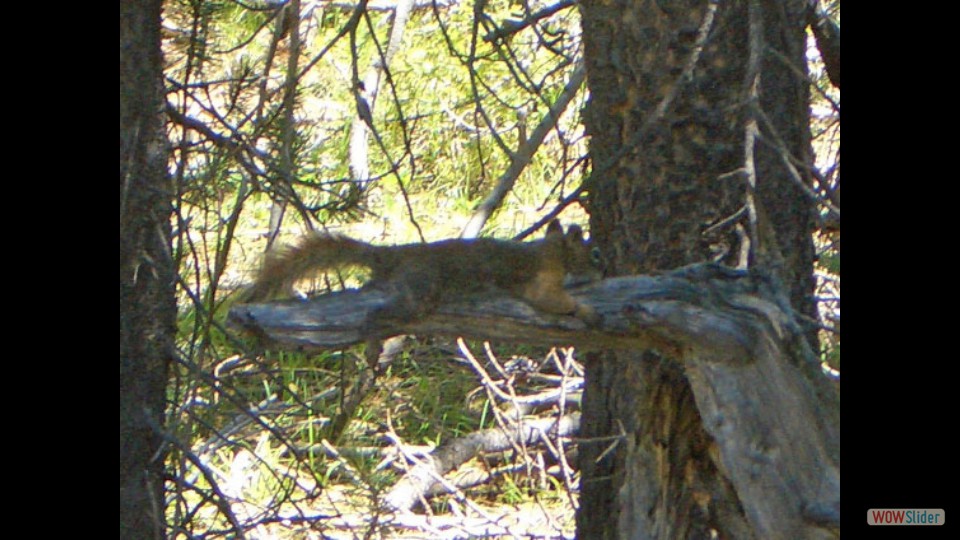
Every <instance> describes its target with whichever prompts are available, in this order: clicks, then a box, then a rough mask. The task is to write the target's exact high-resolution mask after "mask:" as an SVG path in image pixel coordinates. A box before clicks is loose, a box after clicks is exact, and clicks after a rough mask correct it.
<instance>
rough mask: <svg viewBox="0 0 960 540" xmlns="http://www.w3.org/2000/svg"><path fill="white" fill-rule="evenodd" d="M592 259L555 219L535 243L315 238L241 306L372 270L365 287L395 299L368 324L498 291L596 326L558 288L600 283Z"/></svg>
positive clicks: (290, 252) (272, 264)
mask: <svg viewBox="0 0 960 540" xmlns="http://www.w3.org/2000/svg"><path fill="white" fill-rule="evenodd" d="M597 253H598V252H597V251H596V249H595V248H593V247H592V246H591V243H590V242H589V241H586V240H584V238H583V231H582V230H581V229H580V227H579V226H577V225H572V226H570V227H569V229H568V230H567V232H566V234H564V232H563V227H562V226H561V225H560V222H559V221H557V220H553V221H552V222H551V223H550V225H549V226H548V227H547V232H546V235H545V236H544V238H542V239H540V240H536V241H533V242H515V241H509V240H495V239H491V238H477V239H469V240H464V239H451V240H442V241H439V242H433V243H426V244H405V245H398V246H377V245H373V244H368V243H366V242H361V241H359V240H353V239H351V238H348V237H346V236H341V235H333V234H328V233H312V234H309V235H306V236H304V237H303V238H301V239H300V241H299V242H298V243H297V244H296V245H294V246H288V247H286V248H281V249H280V250H277V251H274V252H272V253H269V254H268V255H267V257H266V259H265V260H264V263H263V267H262V269H261V272H260V275H259V277H258V278H257V279H256V281H255V283H254V284H253V285H252V287H250V289H249V290H248V294H246V295H245V301H247V302H254V301H263V300H268V299H270V298H273V297H276V296H278V295H281V294H284V293H289V292H290V291H291V287H292V285H293V283H294V282H295V281H297V280H298V279H301V278H304V277H307V276H309V275H310V274H313V273H316V272H319V271H323V270H331V269H336V268H341V267H344V266H351V265H353V266H360V267H366V268H369V269H370V270H371V271H372V278H371V280H370V281H368V282H367V283H366V284H365V285H364V287H365V288H366V287H377V288H380V289H383V290H386V291H388V292H390V293H392V298H391V300H390V301H389V302H388V303H387V304H386V305H384V306H383V307H381V308H379V309H378V310H377V311H376V312H375V313H374V314H373V315H372V318H373V319H379V318H384V319H393V320H405V319H410V318H421V317H423V316H425V315H428V314H429V313H431V312H432V311H433V310H434V309H435V308H436V307H437V306H439V305H440V304H441V303H442V302H444V301H445V300H450V299H454V298H457V297H460V296H462V295H463V294H464V293H469V292H475V291H478V290H483V289H484V288H489V287H495V288H497V289H500V290H504V291H506V292H508V293H510V294H511V295H512V296H514V297H516V298H519V299H522V300H524V301H526V302H527V303H528V304H530V305H531V306H533V307H534V308H536V309H538V310H540V311H542V312H545V313H551V314H558V315H573V316H576V317H577V318H579V319H581V320H583V321H584V322H586V323H588V324H591V325H593V324H596V323H597V322H598V320H599V316H598V314H597V313H596V311H594V310H593V308H591V307H590V306H587V305H585V304H582V303H580V302H578V301H577V300H575V299H574V298H573V297H572V296H570V294H569V293H568V292H567V291H565V290H564V288H563V287H564V284H565V283H566V284H582V283H585V282H590V281H596V280H599V279H600V277H601V273H600V270H599V267H598V264H597V263H598V260H597V258H598V256H597Z"/></svg>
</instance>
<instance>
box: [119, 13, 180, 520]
mask: <svg viewBox="0 0 960 540" xmlns="http://www.w3.org/2000/svg"><path fill="white" fill-rule="evenodd" d="M161 84H162V60H161V54H160V1H159V0H147V1H129V0H122V1H121V2H120V538H163V537H164V528H163V522H164V516H163V510H164V499H163V464H164V463H163V462H164V455H165V454H164V452H163V451H162V448H163V439H162V436H161V433H160V427H161V426H162V424H163V417H164V403H165V402H164V397H165V396H164V389H165V386H166V381H167V367H168V364H169V360H170V354H171V352H172V348H173V335H174V329H175V317H176V306H175V302H174V292H173V285H174V275H175V274H174V265H173V259H172V258H171V254H170V240H169V239H170V215H171V201H172V196H173V193H172V190H171V188H170V183H169V181H168V178H167V175H166V166H167V147H166V143H165V137H164V131H163V122H162V111H163V101H164V100H163V93H162V85H161Z"/></svg>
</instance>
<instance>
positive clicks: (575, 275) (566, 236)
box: [545, 219, 603, 286]
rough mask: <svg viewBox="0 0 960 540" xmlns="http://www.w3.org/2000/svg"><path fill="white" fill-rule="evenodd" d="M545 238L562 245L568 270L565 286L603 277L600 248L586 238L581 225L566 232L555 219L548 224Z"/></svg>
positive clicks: (565, 266) (563, 257) (573, 226)
mask: <svg viewBox="0 0 960 540" xmlns="http://www.w3.org/2000/svg"><path fill="white" fill-rule="evenodd" d="M545 240H546V241H547V242H556V243H558V244H559V245H561V246H562V253H563V256H562V259H563V265H564V269H565V271H566V276H565V278H564V285H565V286H574V285H581V284H584V283H590V282H594V281H599V280H600V279H602V278H603V271H602V265H601V261H600V250H599V249H597V247H596V246H595V245H593V242H591V241H590V240H586V239H584V237H583V229H581V228H580V226H579V225H571V226H570V227H569V228H567V232H566V233H564V232H563V227H562V226H561V225H560V221H558V220H556V219H555V220H553V221H551V222H550V225H548V226H547V234H546V237H545Z"/></svg>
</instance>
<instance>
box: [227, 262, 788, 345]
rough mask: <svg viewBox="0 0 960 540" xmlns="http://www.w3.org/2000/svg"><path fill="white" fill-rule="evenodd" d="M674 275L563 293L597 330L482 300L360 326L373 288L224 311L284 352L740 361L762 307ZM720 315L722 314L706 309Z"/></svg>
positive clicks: (374, 299) (496, 297) (507, 301)
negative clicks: (425, 350)
mask: <svg viewBox="0 0 960 540" xmlns="http://www.w3.org/2000/svg"><path fill="white" fill-rule="evenodd" d="M711 268H719V267H711ZM683 272H688V273H689V271H687V270H684V271H678V272H674V273H671V274H667V275H663V276H657V277H650V276H631V277H623V278H615V279H607V280H604V281H601V282H598V283H595V284H591V285H588V286H585V287H580V288H577V289H572V290H571V291H570V292H571V294H572V295H573V296H575V297H576V298H577V299H578V300H582V301H583V302H585V303H587V304H589V305H590V306H592V307H593V308H594V309H596V310H597V312H598V313H599V314H600V315H601V316H602V323H601V324H599V325H598V326H595V327H589V326H588V325H587V324H586V323H584V322H583V321H581V320H579V319H576V318H574V317H568V316H556V315H550V314H544V313H540V312H537V311H536V310H535V309H534V308H532V307H530V306H529V305H527V304H526V303H524V302H523V301H521V300H518V299H515V298H512V297H510V296H506V295H504V294H499V293H497V292H494V291H491V292H489V293H486V294H483V295H475V296H473V297H470V298H465V299H463V300H462V301H460V302H457V303H452V304H447V305H443V306H440V307H439V308H438V309H437V311H436V312H435V313H433V314H432V315H429V316H427V317H425V318H423V319H421V320H410V321H389V322H384V323H383V325H381V326H378V327H376V328H373V327H370V326H368V320H369V317H370V315H371V313H373V312H374V311H375V310H376V309H378V308H380V307H382V306H383V305H385V304H386V303H388V302H389V301H390V300H391V297H390V294H389V293H388V292H385V291H383V290H380V289H376V288H369V289H362V290H347V291H341V292H335V293H330V294H325V295H321V296H317V297H314V298H312V299H310V300H306V301H304V300H286V301H281V302H270V303H262V304H242V305H237V306H234V307H233V308H232V309H231V310H230V321H231V322H232V323H233V324H235V325H238V326H241V327H243V328H245V329H247V330H248V331H251V332H253V333H255V334H257V335H259V336H260V337H261V338H263V339H265V340H268V341H269V342H272V343H273V344H275V345H277V346H280V347H283V348H291V349H335V348H343V347H347V346H350V345H354V344H357V343H361V342H363V341H364V339H365V338H366V337H367V336H366V335H365V333H376V334H377V335H379V336H389V335H399V334H424V335H447V336H469V337H471V338H476V339H495V340H497V341H500V342H515V343H527V344H539V345H556V344H568V345H577V346H580V347H591V348H594V347H602V348H628V349H637V348H648V349H649V348H655V349H666V350H668V351H670V352H676V351H677V350H678V349H680V348H690V347H695V346H696V347H707V346H708V347H709V348H710V349H711V350H712V351H714V355H720V356H722V357H723V358H725V359H727V360H729V361H741V360H742V359H744V358H745V357H746V355H748V354H749V352H748V350H747V348H748V347H749V345H750V343H752V342H753V340H754V336H755V333H756V331H757V329H756V328H754V327H753V324H752V323H751V322H750V320H749V319H747V318H744V316H743V315H744V313H741V311H743V312H745V313H748V312H750V311H754V310H763V309H764V307H763V306H764V304H763V303H760V304H757V305H751V303H750V302H747V301H745V300H736V296H735V294H736V293H737V292H738V290H739V292H740V293H741V295H742V293H744V292H747V291H748V290H749V289H750V288H751V287H752V285H750V284H749V282H748V281H749V280H746V279H745V280H743V281H742V283H740V285H731V284H728V285H726V288H727V289H729V290H728V291H727V292H723V291H722V290H719V289H717V287H718V284H713V285H711V284H709V283H707V282H706V281H703V280H704V279H706V278H705V277H704V276H694V277H693V278H692V279H691V277H689V276H684V275H683ZM708 272H714V271H713V270H708ZM714 273H716V272H714ZM718 275H719V276H720V277H721V278H722V279H727V277H724V274H722V273H721V274H718ZM731 283H734V282H731ZM731 287H732V288H731ZM741 289H742V290H741ZM737 302H740V304H741V305H737ZM722 306H726V308H727V310H726V311H718V310H716V309H714V308H717V307H722ZM770 309H773V308H770Z"/></svg>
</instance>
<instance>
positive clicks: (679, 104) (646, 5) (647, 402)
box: [578, 0, 839, 539]
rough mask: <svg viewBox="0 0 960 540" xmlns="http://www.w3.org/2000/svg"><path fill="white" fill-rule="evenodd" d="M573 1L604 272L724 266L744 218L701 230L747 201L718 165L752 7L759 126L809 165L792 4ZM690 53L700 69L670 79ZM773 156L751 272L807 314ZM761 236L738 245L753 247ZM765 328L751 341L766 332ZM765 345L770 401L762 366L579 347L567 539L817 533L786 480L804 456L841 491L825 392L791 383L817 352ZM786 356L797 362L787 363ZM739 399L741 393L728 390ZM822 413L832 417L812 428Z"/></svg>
mask: <svg viewBox="0 0 960 540" xmlns="http://www.w3.org/2000/svg"><path fill="white" fill-rule="evenodd" d="M580 7H581V15H582V20H583V35H584V44H585V51H586V53H585V56H586V61H587V75H588V85H589V88H590V92H591V101H590V103H589V105H588V108H587V111H586V117H585V119H586V123H587V130H588V132H589V134H590V136H591V156H592V159H593V164H594V171H595V172H594V176H593V178H592V180H591V181H590V182H589V183H588V184H587V188H588V190H589V194H590V199H589V200H590V203H591V204H590V216H591V234H592V235H593V237H594V238H595V239H596V240H597V242H598V244H599V245H600V247H601V249H602V250H603V251H604V255H605V258H606V263H607V271H608V274H610V275H623V274H633V273H650V272H655V271H661V270H664V269H669V268H675V267H678V266H681V265H685V264H690V263H694V262H701V261H705V260H710V259H718V260H722V261H724V262H727V263H734V262H736V261H737V258H738V256H740V253H742V252H741V246H740V245H739V242H740V240H739V238H741V237H742V234H743V230H747V231H748V232H749V228H747V227H746V226H744V228H743V229H741V230H740V231H738V230H737V229H736V228H735V227H734V225H733V223H735V222H732V223H731V224H730V225H728V226H725V227H717V228H716V229H714V230H710V231H709V234H705V233H707V232H708V228H709V227H710V226H711V225H714V224H717V223H719V222H722V221H723V220H724V219H725V218H727V217H729V216H732V215H734V214H735V213H736V212H737V211H738V209H740V208H741V207H743V205H744V204H745V201H746V197H747V194H746V187H745V186H746V183H745V182H744V181H743V177H744V175H743V174H731V173H734V172H735V171H738V170H742V168H743V167H744V165H745V158H744V155H745V143H744V141H745V135H744V134H745V132H746V130H745V126H746V119H747V117H748V115H747V112H748V111H749V110H750V107H749V105H750V103H751V88H750V84H749V82H750V81H751V80H752V78H751V77H748V75H749V73H750V70H749V66H748V61H749V59H750V52H751V51H750V21H751V10H752V14H753V16H754V19H753V20H754V21H757V22H762V26H757V25H754V28H755V29H756V28H761V27H762V32H760V33H759V34H757V33H756V31H755V35H760V36H762V39H763V40H764V46H765V48H764V49H763V53H762V54H761V55H760V66H759V70H760V79H759V85H758V88H757V91H758V93H759V107H760V108H761V109H762V110H763V111H764V112H765V113H766V117H767V118H769V119H770V120H771V123H772V126H766V125H761V131H762V132H764V134H765V135H769V134H771V133H773V132H774V131H775V132H776V134H777V136H778V137H779V138H780V139H781V140H783V141H784V145H785V147H786V151H787V152H790V153H792V155H793V156H794V157H796V158H798V159H799V160H800V161H801V162H803V163H806V162H807V160H808V159H809V157H808V156H809V152H808V146H809V134H808V128H807V124H806V122H807V119H806V118H807V117H806V112H807V101H806V100H807V91H806V84H807V83H806V81H804V80H803V77H802V74H803V73H804V72H805V67H804V59H803V42H804V41H803V40H804V33H803V22H804V19H803V2H802V1H800V0H782V1H781V0H754V1H753V2H721V3H718V4H712V3H710V2H707V1H703V0H681V1H674V2H667V3H664V2H655V1H649V0H612V1H604V2H598V1H596V0H582V1H581V3H580ZM712 9H716V12H715V17H714V20H713V21H712V24H711V25H708V26H709V37H708V39H707V40H706V41H705V42H704V44H703V47H702V49H699V50H698V46H697V45H698V41H699V38H698V36H699V34H698V32H699V31H700V29H701V28H704V27H705V26H706V25H705V24H704V21H705V20H707V21H709V18H705V17H708V13H709V12H710V11H711V10H712ZM692 58H695V60H696V67H695V68H694V69H693V70H692V72H690V77H689V78H685V77H682V76H681V74H683V73H684V72H685V68H686V66H687V65H688V64H689V62H690V61H691V59H692ZM677 85H680V87H679V88H678V87H677ZM677 90H679V91H677ZM674 92H675V93H674ZM663 105H666V106H665V107H664V106H663ZM765 140H766V141H772V138H767V139H765ZM781 156H782V153H780V152H778V151H775V150H774V149H772V148H771V147H770V146H763V143H759V142H758V143H757V150H756V153H755V158H756V162H755V166H756V177H757V185H758V188H757V193H756V197H757V200H758V201H759V202H760V206H761V208H762V210H763V212H761V214H762V215H761V217H764V216H773V218H774V219H772V222H771V223H769V227H767V229H766V230H767V231H769V230H773V231H775V235H774V236H775V238H774V239H771V238H763V240H764V247H765V249H773V250H774V251H775V252H777V251H778V252H779V253H778V255H779V261H778V263H777V264H775V265H770V266H769V267H763V266H761V267H763V268H764V269H765V270H766V271H768V272H769V275H770V276H771V278H772V282H774V283H783V284H785V286H786V288H787V289H788V292H787V294H788V296H789V303H790V304H792V305H793V307H794V309H795V310H796V311H798V312H800V313H804V314H807V315H812V314H813V308H814V305H813V303H812V290H813V289H812V283H813V282H812V258H813V245H812V239H811V237H810V230H811V215H812V214H811V210H812V205H811V202H810V200H809V199H806V198H804V196H803V195H802V194H801V191H800V189H799V188H798V187H797V186H796V185H793V184H792V183H791V180H790V178H789V176H788V175H787V171H786V169H785V167H784V165H783V160H782V157H781ZM800 169H801V170H802V166H800ZM740 223H741V224H743V223H744V221H743V220H740ZM768 236H770V235H768ZM757 240H758V239H757V238H751V241H752V242H754V247H756V246H757V245H758V242H757ZM773 258H774V259H776V258H777V257H773ZM769 260H771V258H764V259H763V261H760V262H762V263H764V264H766V263H767V261H769ZM753 262H754V263H757V261H756V260H754V261H753ZM764 335H766V334H764ZM764 335H758V339H761V340H762V339H767V338H766V337H763V336H764ZM808 337H809V336H808ZM778 339H784V336H782V335H780V336H779V337H778V338H774V341H775V343H774V344H772V345H770V347H771V349H770V350H769V351H767V353H763V354H761V353H759V352H758V353H756V354H757V355H759V356H760V357H764V358H768V359H769V360H768V362H769V363H765V364H764V368H765V369H775V371H776V377H777V379H778V380H779V381H780V382H785V384H786V385H787V389H785V390H783V392H784V393H783V394H781V393H778V392H777V391H776V389H775V388H772V387H771V386H770V385H769V383H767V384H763V380H762V377H759V372H758V371H757V370H758V369H760V367H759V366H760V364H757V365H755V366H754V367H751V368H749V369H747V368H743V369H734V368H732V367H729V366H727V367H726V368H724V369H722V370H721V371H723V373H722V374H721V373H719V372H716V371H713V370H711V369H708V368H707V367H706V364H704V363H703V362H701V361H700V360H697V359H696V355H692V356H691V355H684V356H686V360H687V361H685V362H684V363H683V364H680V363H678V362H677V361H676V359H675V358H666V357H663V356H658V355H656V354H654V353H651V352H641V351H636V352H632V353H625V352H607V353H602V354H594V355H590V356H589V357H588V362H587V365H586V367H587V374H586V375H587V377H586V378H587V385H586V390H585V394H584V402H583V422H582V426H583V428H582V433H581V437H583V438H584V442H583V443H581V445H580V468H581V473H582V497H581V505H582V506H581V511H580V512H579V513H578V536H579V537H580V538H590V539H606V538H631V539H637V538H715V537H717V536H716V535H719V537H720V538H765V539H766V538H808V537H820V536H823V535H829V534H831V533H829V532H828V531H826V530H825V529H820V528H817V527H815V526H811V525H810V524H809V523H806V522H804V521H803V520H804V519H805V518H804V517H803V516H802V514H803V513H804V512H805V510H803V508H802V507H803V506H804V505H808V506H817V505H818V504H819V503H811V502H810V501H811V500H813V499H816V498H817V497H816V496H811V497H810V498H808V497H807V495H809V493H808V494H807V495H798V494H797V490H798V489H799V487H798V485H797V484H795V483H794V482H796V481H798V480H800V478H798V477H795V476H792V475H796V474H798V471H799V474H800V475H802V474H803V473H802V471H803V467H805V466H810V467H812V468H813V469H814V470H817V471H819V472H818V474H817V478H816V480H815V481H814V482H813V484H815V485H818V486H827V487H823V488H822V489H823V490H824V491H825V492H826V493H828V494H829V495H827V496H826V499H829V500H831V501H832V495H833V491H831V490H835V491H836V495H837V496H839V480H836V479H835V478H833V467H834V465H835V466H836V467H839V461H838V460H839V450H838V445H837V444H834V443H835V440H834V438H833V435H834V432H833V431H832V428H833V427H836V426H835V425H834V424H833V423H832V421H833V420H836V418H835V417H834V416H830V415H831V414H833V411H831V410H826V411H825V410H823V409H821V408H819V407H818V406H817V403H818V399H820V398H821V397H823V395H824V392H823V389H822V386H821V384H820V382H818V381H815V380H810V379H806V378H803V379H798V378H802V377H804V373H807V374H809V371H810V369H811V365H810V362H814V361H815V360H814V359H812V358H811V357H810V356H809V355H808V356H807V360H806V361H800V360H796V358H797V357H796V356H795V355H796V354H798V353H797V351H796V348H797V347H792V348H789V349H784V348H783V347H782V344H781V343H777V342H776V341H777V340H778ZM794 345H796V344H794ZM771 351H773V352H771ZM807 351H808V352H809V349H807ZM755 356H756V355H755ZM791 363H795V364H796V365H800V364H803V365H802V367H801V368H800V369H797V368H796V366H795V365H792V364H791ZM771 366H773V367H771ZM812 377H814V378H815V377H816V374H813V375H812ZM751 384H760V386H758V387H751V386H750V385H751ZM737 393H741V395H743V396H745V397H744V398H743V399H739V400H737V399H734V396H736V395H737ZM718 394H719V395H722V396H724V397H723V398H722V399H720V400H719V401H722V402H724V404H723V405H719V404H718V403H719V402H718V401H717V400H716V397H717V395H718ZM828 397H829V396H828ZM770 400H774V401H777V400H779V401H778V402H777V403H775V404H771V403H770ZM794 400H796V401H797V402H802V403H804V404H805V405H804V406H803V407H802V408H801V409H797V410H794V411H792V412H791V410H790V409H789V408H788V407H785V406H784V405H785V404H787V403H789V402H792V401H794ZM826 409H829V407H826ZM781 414H782V415H784V416H783V417H779V416H778V415H781ZM824 416H828V417H830V418H831V421H830V422H826V421H822V418H823V417H824ZM781 420H783V421H784V423H783V424H778V422H779V421H781ZM798 422H800V423H802V422H814V423H815V424H816V425H817V426H818V427H823V424H824V423H827V424H830V426H831V429H830V430H827V433H826V434H824V433H821V432H817V431H816V430H815V429H810V426H809V425H807V429H804V430H802V433H791V432H789V431H788V430H787V429H786V427H787V426H790V427H792V426H795V425H797V424H798ZM777 426H780V427H777ZM618 433H623V434H624V435H625V437H624V438H623V439H621V441H620V443H619V444H618V445H617V446H616V447H613V448H611V446H610V444H609V442H608V439H605V438H606V437H609V436H611V435H616V434H618ZM802 437H812V438H813V439H812V441H813V442H812V443H810V444H812V445H813V447H814V448H815V450H811V452H812V454H807V453H804V452H805V451H800V450H798V451H796V452H794V451H792V449H793V448H794V447H795V446H794V443H798V442H800V438H802ZM594 438H596V439H595V441H596V442H594V440H592V439H594ZM805 445H806V443H804V444H797V445H796V446H804V447H806V446H805ZM825 449H826V450H825ZM834 451H835V452H834ZM823 453H826V454H829V455H830V456H829V459H826V458H824V455H823ZM764 460H766V461H764ZM791 460H794V461H792V462H791ZM817 460H820V461H817ZM750 463H752V464H753V465H750ZM825 464H826V465H825ZM748 470H749V471H752V473H746V471H748ZM821 473H822V474H821ZM744 474H746V476H744ZM751 474H752V475H753V476H751ZM784 474H785V475H787V477H786V478H783V477H779V476H778V475H784ZM834 480H836V482H834ZM801 484H804V483H803V482H801ZM802 489H803V490H806V489H810V490H811V491H817V489H820V488H816V487H811V485H808V484H804V487H803V488H802ZM821 495H822V494H821ZM801 500H804V501H807V502H804V503H801V502H800V501H801ZM821 500H822V498H821ZM831 505H832V503H827V506H831ZM774 507H775V508H774ZM778 511H783V512H785V513H784V514H780V515H778V514H776V512H778ZM810 513H817V512H816V511H810ZM827 513H828V514H829V513H830V512H827ZM771 516H776V517H775V518H772V517H771Z"/></svg>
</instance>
